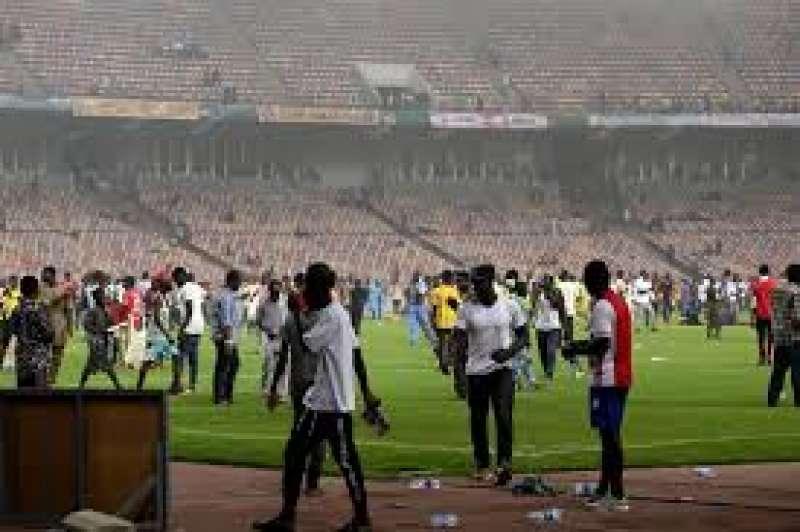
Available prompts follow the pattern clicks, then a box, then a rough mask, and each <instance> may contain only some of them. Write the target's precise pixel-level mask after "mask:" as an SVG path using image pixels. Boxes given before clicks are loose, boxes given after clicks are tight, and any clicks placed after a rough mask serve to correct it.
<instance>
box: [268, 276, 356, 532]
mask: <svg viewBox="0 0 800 532" xmlns="http://www.w3.org/2000/svg"><path fill="white" fill-rule="evenodd" d="M305 284H306V288H305V302H306V304H307V305H308V309H309V311H311V312H317V313H318V314H317V318H316V321H315V323H314V324H313V326H312V327H311V328H310V329H309V330H308V331H307V332H305V333H304V334H303V342H304V343H305V345H306V347H307V348H308V350H309V351H310V352H311V353H313V354H314V355H315V356H316V358H317V362H316V372H315V375H314V383H313V385H312V386H311V387H310V388H309V389H308V391H307V392H306V394H305V398H304V399H303V404H304V406H305V410H304V411H303V414H302V416H301V417H300V419H299V421H298V422H297V423H296V424H295V425H294V428H293V429H292V433H291V436H290V437H289V441H288V442H287V443H286V450H285V453H284V469H283V507H282V509H281V511H280V513H279V514H278V516H277V517H275V518H274V519H271V520H265V521H257V522H255V523H253V529H254V530H260V531H266V532H291V531H293V530H294V529H295V521H296V510H297V501H298V499H299V498H300V488H301V485H302V481H303V473H304V472H305V470H306V460H307V459H308V457H309V455H310V454H311V453H312V452H313V451H314V450H315V449H316V448H317V447H318V446H319V444H320V443H321V442H323V441H327V442H328V443H329V444H330V446H331V450H332V454H333V457H334V459H335V460H336V462H337V463H338V465H339V468H340V469H341V471H342V476H343V477H344V480H345V483H346V484H347V489H348V491H349V493H350V500H351V502H352V504H353V511H354V517H353V519H352V520H351V521H350V522H349V523H347V524H346V525H345V526H344V527H342V528H340V529H339V530H340V531H341V532H368V531H370V530H371V529H372V528H371V526H370V518H369V512H368V509H367V493H366V490H365V487H364V476H363V473H362V471H361V462H360V459H359V456H358V451H357V450H356V445H355V442H354V441H353V414H352V413H353V410H355V386H354V378H355V371H354V357H353V349H354V347H355V346H356V341H357V340H356V335H355V332H354V331H353V326H352V324H351V323H350V316H349V315H348V313H347V311H346V310H345V309H344V308H343V307H342V305H341V304H339V303H337V302H334V301H333V297H332V296H333V290H334V289H335V288H336V273H335V272H334V271H333V270H332V269H331V268H330V267H329V266H328V265H327V264H323V263H316V264H312V265H310V266H309V267H308V271H307V273H306V277H305Z"/></svg>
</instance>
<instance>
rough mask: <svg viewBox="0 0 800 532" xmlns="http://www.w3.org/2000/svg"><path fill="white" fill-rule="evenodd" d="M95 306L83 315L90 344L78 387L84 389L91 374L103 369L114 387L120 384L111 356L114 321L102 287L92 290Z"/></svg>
mask: <svg viewBox="0 0 800 532" xmlns="http://www.w3.org/2000/svg"><path fill="white" fill-rule="evenodd" d="M92 300H93V301H94V306H93V307H92V308H91V309H90V310H89V311H88V312H86V314H85V315H84V317H83V329H84V331H86V343H87V344H88V345H89V358H87V359H86V366H84V368H83V373H81V380H80V383H79V384H78V389H79V390H83V388H84V386H86V381H87V380H88V379H89V376H91V375H94V374H95V373H97V372H99V371H102V372H104V373H105V374H106V375H108V378H109V379H111V382H112V384H114V388H116V389H117V390H119V389H121V388H122V387H121V386H120V385H119V380H118V379H117V373H116V371H114V360H113V358H112V356H111V346H112V343H113V341H114V337H113V330H112V326H113V325H114V322H113V321H112V320H111V316H109V315H108V311H107V310H106V306H105V294H104V291H103V290H102V289H100V288H95V289H94V291H93V292H92Z"/></svg>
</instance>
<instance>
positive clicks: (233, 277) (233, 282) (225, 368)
mask: <svg viewBox="0 0 800 532" xmlns="http://www.w3.org/2000/svg"><path fill="white" fill-rule="evenodd" d="M241 284H242V275H241V273H240V272H239V271H238V270H230V271H229V272H228V273H227V274H226V275H225V288H223V289H222V292H220V294H219V295H218V296H217V299H216V301H215V302H214V312H213V314H214V319H213V320H212V327H213V335H214V344H215V345H216V348H217V361H216V364H215V366H214V404H227V405H229V404H231V403H232V402H233V385H234V382H235V380H236V373H237V372H238V371H239V338H240V336H241V328H242V301H241V299H240V298H239V287H240V286H241Z"/></svg>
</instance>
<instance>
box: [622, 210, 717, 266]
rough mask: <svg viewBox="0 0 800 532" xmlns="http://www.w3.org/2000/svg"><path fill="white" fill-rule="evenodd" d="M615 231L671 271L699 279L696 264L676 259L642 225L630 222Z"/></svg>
mask: <svg viewBox="0 0 800 532" xmlns="http://www.w3.org/2000/svg"><path fill="white" fill-rule="evenodd" d="M617 229H619V230H620V231H622V232H624V233H625V234H627V235H628V236H629V237H630V238H633V239H635V240H637V241H638V242H640V243H641V244H642V245H643V246H644V247H645V248H647V249H648V250H650V251H651V252H652V253H653V254H654V255H656V256H657V257H658V258H660V259H661V260H662V261H663V262H664V263H665V264H669V265H670V266H671V267H672V268H673V269H675V270H677V271H679V272H680V273H681V275H684V276H686V277H691V278H695V279H696V278H698V277H700V273H701V272H700V268H699V267H698V266H697V265H696V264H692V263H690V262H686V261H683V260H681V259H679V258H677V257H676V256H675V254H674V253H672V252H670V250H668V249H666V248H665V247H664V246H662V245H661V244H659V243H658V241H657V240H656V239H655V238H653V237H652V235H651V233H650V231H649V230H648V229H647V227H645V226H644V225H643V224H641V223H639V222H636V221H631V222H629V223H628V224H625V225H620V226H619V227H618V228H617Z"/></svg>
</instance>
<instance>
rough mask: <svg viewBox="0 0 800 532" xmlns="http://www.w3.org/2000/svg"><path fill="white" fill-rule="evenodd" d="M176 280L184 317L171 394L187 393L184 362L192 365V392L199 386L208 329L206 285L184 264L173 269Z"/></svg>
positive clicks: (173, 370) (178, 300)
mask: <svg viewBox="0 0 800 532" xmlns="http://www.w3.org/2000/svg"><path fill="white" fill-rule="evenodd" d="M172 280H173V282H174V283H175V286H176V287H177V290H176V291H175V300H176V304H177V306H178V313H179V314H180V317H181V319H180V323H179V325H178V351H179V355H178V356H177V357H174V358H173V359H172V386H171V388H170V393H171V394H173V395H177V394H181V393H183V365H184V364H185V363H187V362H188V364H189V391H190V392H194V390H195V387H196V386H197V373H198V355H199V349H200V336H202V334H203V331H204V330H205V319H204V317H203V299H204V294H203V288H202V287H201V286H200V285H199V284H197V283H195V282H194V281H192V280H191V278H190V276H189V272H187V271H186V270H185V269H184V268H182V267H177V268H175V269H174V270H173V271H172ZM237 290H238V288H237ZM237 334H238V332H237Z"/></svg>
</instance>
